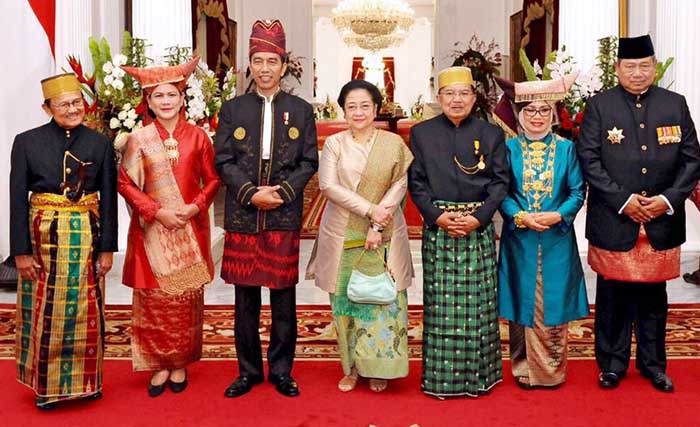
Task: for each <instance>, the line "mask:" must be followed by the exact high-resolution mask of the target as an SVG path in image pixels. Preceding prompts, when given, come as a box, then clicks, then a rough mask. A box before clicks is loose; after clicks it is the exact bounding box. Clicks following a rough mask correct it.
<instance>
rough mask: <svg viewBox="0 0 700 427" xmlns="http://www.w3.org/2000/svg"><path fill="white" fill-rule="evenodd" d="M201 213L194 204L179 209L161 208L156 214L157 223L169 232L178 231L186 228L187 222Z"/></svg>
mask: <svg viewBox="0 0 700 427" xmlns="http://www.w3.org/2000/svg"><path fill="white" fill-rule="evenodd" d="M198 213H199V207H198V206H197V205H195V204H194V203H191V204H189V205H185V206H182V207H181V208H179V209H167V208H160V209H159V210H158V212H157V213H156V221H158V222H159V223H161V224H162V225H163V227H165V228H167V229H168V230H177V229H180V228H182V227H184V226H185V225H186V224H187V221H189V220H190V219H192V217H193V216H195V215H197V214H198Z"/></svg>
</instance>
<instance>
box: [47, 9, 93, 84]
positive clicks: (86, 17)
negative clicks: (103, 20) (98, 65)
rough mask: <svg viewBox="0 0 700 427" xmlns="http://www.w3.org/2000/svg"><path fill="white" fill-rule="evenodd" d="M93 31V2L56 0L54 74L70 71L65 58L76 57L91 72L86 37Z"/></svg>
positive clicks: (90, 60)
mask: <svg viewBox="0 0 700 427" xmlns="http://www.w3.org/2000/svg"><path fill="white" fill-rule="evenodd" d="M92 29H93V2H92V1H90V0H56V73H61V72H63V70H70V68H69V67H68V61H67V60H66V58H67V57H68V55H73V56H76V57H77V58H78V59H80V61H81V62H82V63H83V66H85V68H86V71H88V72H91V70H92V59H91V56H90V49H89V48H88V37H90V36H91V35H92Z"/></svg>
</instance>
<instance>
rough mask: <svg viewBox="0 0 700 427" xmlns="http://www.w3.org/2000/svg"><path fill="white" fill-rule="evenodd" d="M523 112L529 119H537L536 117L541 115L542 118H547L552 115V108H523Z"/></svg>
mask: <svg viewBox="0 0 700 427" xmlns="http://www.w3.org/2000/svg"><path fill="white" fill-rule="evenodd" d="M523 111H524V112H525V115H526V116H527V117H530V118H532V117H535V116H536V115H538V114H539V115H540V116H542V117H547V116H549V115H550V114H551V113H552V107H542V108H529V107H528V108H523Z"/></svg>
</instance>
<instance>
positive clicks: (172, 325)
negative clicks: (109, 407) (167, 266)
mask: <svg viewBox="0 0 700 427" xmlns="http://www.w3.org/2000/svg"><path fill="white" fill-rule="evenodd" d="M203 314H204V290H203V289H202V288H200V289H197V290H193V291H189V292H187V293H185V294H183V295H171V294H168V293H165V292H163V291H162V290H160V289H134V303H133V317H132V320H131V321H132V324H131V353H132V360H133V366H134V371H159V370H162V369H181V368H185V367H186V366H187V365H189V364H190V363H193V362H196V361H198V360H199V359H201V358H202V326H203V324H204V323H203Z"/></svg>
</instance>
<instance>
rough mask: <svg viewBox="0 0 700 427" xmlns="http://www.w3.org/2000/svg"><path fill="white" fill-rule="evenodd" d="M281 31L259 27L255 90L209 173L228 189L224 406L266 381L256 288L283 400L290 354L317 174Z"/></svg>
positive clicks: (227, 107) (289, 385) (222, 126)
mask: <svg viewBox="0 0 700 427" xmlns="http://www.w3.org/2000/svg"><path fill="white" fill-rule="evenodd" d="M285 40H286V36H285V32H284V28H283V27H282V23H281V22H280V21H279V20H265V21H256V22H255V23H254V24H253V29H252V31H251V34H250V40H249V41H250V49H249V55H250V56H249V59H250V70H251V73H252V75H253V80H255V85H256V90H255V91H254V92H252V93H247V94H245V95H243V96H239V97H236V98H235V99H232V100H231V101H228V102H226V103H225V104H224V105H223V106H222V107H221V115H220V118H219V128H218V131H217V134H216V168H217V170H218V171H219V175H220V176H221V179H222V181H223V182H224V184H226V190H227V192H226V214H225V216H226V219H225V228H226V242H225V245H224V257H223V260H222V265H221V277H222V278H223V279H224V280H225V281H226V283H230V284H233V285H235V295H236V296H235V298H236V313H235V316H236V319H235V324H234V329H235V335H236V354H237V356H238V362H239V369H240V375H239V376H238V378H236V379H235V380H234V382H233V383H232V384H231V386H230V387H228V388H227V389H226V392H225V394H226V396H227V397H238V396H241V395H243V394H246V393H248V392H249V391H250V390H251V389H252V387H253V386H254V385H255V384H259V383H260V382H262V381H263V379H264V372H263V359H262V348H261V344H260V333H259V330H260V304H261V299H260V298H261V288H262V287H266V288H268V289H270V307H271V310H272V324H271V325H270V346H269V348H268V350H267V359H268V367H269V375H268V380H269V381H270V382H271V383H273V384H275V386H276V388H277V391H278V392H280V393H281V394H283V395H285V396H289V397H294V396H298V395H299V388H298V385H297V383H296V381H295V380H294V379H293V378H292V376H291V373H292V364H293V362H294V352H295V349H296V338H297V321H296V300H295V299H296V290H295V286H296V284H297V282H298V281H299V232H300V229H301V216H302V209H303V205H304V187H305V186H306V183H307V182H308V181H309V179H311V177H312V176H313V174H314V173H315V172H316V169H318V146H317V142H316V124H315V121H314V114H313V107H312V106H311V105H310V104H309V103H308V102H306V101H304V100H303V99H301V98H299V97H297V96H294V95H291V94H289V93H286V92H284V91H283V90H281V88H280V80H281V79H282V76H284V73H285V71H286V70H287V53H286V49H285Z"/></svg>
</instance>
